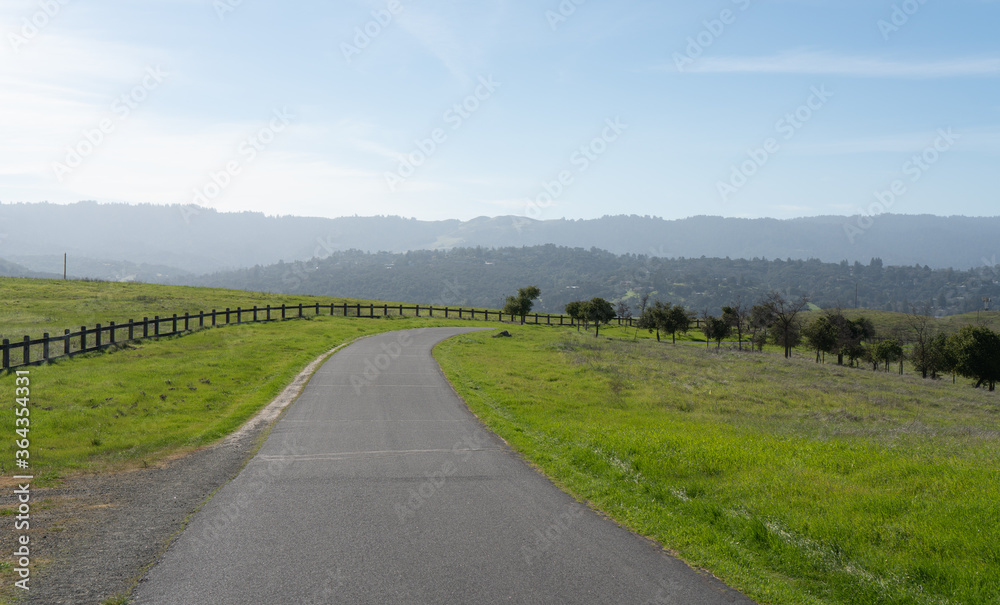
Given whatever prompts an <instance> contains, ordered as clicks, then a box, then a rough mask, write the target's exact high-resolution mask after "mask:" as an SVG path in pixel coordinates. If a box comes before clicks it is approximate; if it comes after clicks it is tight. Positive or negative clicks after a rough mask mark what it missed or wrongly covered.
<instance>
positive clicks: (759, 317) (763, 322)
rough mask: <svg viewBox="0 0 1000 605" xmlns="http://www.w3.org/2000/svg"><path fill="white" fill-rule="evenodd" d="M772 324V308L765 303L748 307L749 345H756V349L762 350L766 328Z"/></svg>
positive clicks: (765, 337) (765, 340) (765, 338)
mask: <svg viewBox="0 0 1000 605" xmlns="http://www.w3.org/2000/svg"><path fill="white" fill-rule="evenodd" d="M772 324H774V308H773V307H772V306H771V305H770V304H767V303H761V304H758V305H754V306H753V308H752V309H750V331H751V334H750V347H751V349H752V348H753V345H757V348H758V350H760V351H763V350H764V343H765V342H767V330H768V328H770V327H771V325H772Z"/></svg>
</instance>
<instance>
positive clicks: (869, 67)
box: [670, 52, 1000, 78]
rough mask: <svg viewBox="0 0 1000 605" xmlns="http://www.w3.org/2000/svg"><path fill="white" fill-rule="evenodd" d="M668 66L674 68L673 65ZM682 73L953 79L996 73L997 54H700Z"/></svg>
mask: <svg viewBox="0 0 1000 605" xmlns="http://www.w3.org/2000/svg"><path fill="white" fill-rule="evenodd" d="M670 69H674V67H673V65H671V66H670ZM684 72H685V73H718V74H723V73H747V74H803V75H835V76H851V77H859V78H955V77H969V76H993V75H997V74H1000V57H964V58H956V59H941V60H931V61H899V60H892V59H882V58H875V57H861V56H842V55H834V54H829V53H817V52H788V53H781V54H778V55H773V56H768V57H704V58H701V59H698V60H695V61H694V63H693V64H690V65H687V66H685V67H684Z"/></svg>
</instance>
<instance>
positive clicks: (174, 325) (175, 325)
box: [170, 313, 177, 334]
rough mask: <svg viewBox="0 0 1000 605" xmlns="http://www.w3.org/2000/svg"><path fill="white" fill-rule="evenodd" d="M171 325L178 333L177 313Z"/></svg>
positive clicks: (174, 332)
mask: <svg viewBox="0 0 1000 605" xmlns="http://www.w3.org/2000/svg"><path fill="white" fill-rule="evenodd" d="M170 327H172V328H173V329H174V331H173V332H172V333H173V334H176V333H177V314H176V313H174V321H173V323H172V324H171V325H170Z"/></svg>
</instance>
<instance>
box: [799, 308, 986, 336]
mask: <svg viewBox="0 0 1000 605" xmlns="http://www.w3.org/2000/svg"><path fill="white" fill-rule="evenodd" d="M823 313H824V311H816V310H809V311H803V313H802V317H803V319H804V321H805V322H806V323H807V324H808V323H809V322H811V321H813V319H815V318H817V317H819V316H820V315H822V314H823ZM843 313H844V317H846V318H848V319H857V318H859V317H862V316H864V317H867V318H868V319H870V320H872V323H873V324H875V329H876V330H877V331H878V333H879V334H884V335H887V336H889V335H893V334H897V333H899V334H904V335H909V334H910V333H911V332H912V331H913V328H912V327H911V326H910V323H909V316H908V315H907V314H906V313H895V312H893V311H878V310H872V309H844V310H843ZM930 325H931V329H932V330H936V331H939V332H943V333H945V334H954V333H956V332H958V331H959V330H960V329H961V328H962V327H963V326H975V325H985V326H987V327H989V328H990V329H992V330H996V331H1000V311H982V312H979V313H965V314H963V315H949V316H948V317H935V318H932V319H931V323H930Z"/></svg>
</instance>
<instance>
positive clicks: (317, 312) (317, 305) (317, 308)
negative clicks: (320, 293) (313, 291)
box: [316, 303, 319, 315]
mask: <svg viewBox="0 0 1000 605" xmlns="http://www.w3.org/2000/svg"><path fill="white" fill-rule="evenodd" d="M316 315H319V303H316Z"/></svg>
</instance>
